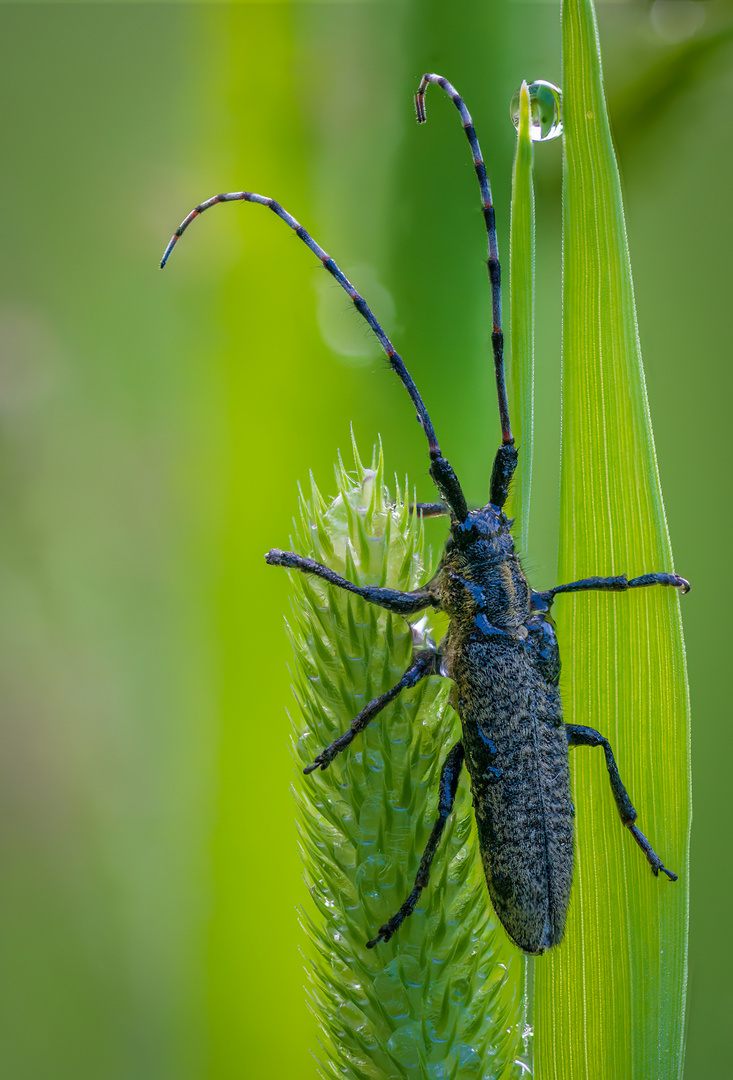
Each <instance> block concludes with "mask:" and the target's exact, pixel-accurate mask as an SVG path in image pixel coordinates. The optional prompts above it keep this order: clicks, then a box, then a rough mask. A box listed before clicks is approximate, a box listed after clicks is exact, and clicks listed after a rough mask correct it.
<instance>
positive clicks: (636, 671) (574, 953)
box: [534, 0, 690, 1080]
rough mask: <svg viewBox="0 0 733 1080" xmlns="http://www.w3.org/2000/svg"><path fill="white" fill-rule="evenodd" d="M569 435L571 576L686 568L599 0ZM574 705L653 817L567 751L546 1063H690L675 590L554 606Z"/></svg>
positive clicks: (552, 1072) (578, 119) (683, 722)
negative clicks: (671, 528)
mask: <svg viewBox="0 0 733 1080" xmlns="http://www.w3.org/2000/svg"><path fill="white" fill-rule="evenodd" d="M562 22H563V27H562V38H563V94H564V100H563V107H564V123H565V164H564V185H563V187H564V195H563V200H564V201H563V253H564V284H563V290H564V291H563V433H562V470H561V525H560V529H561V535H560V567H559V573H558V579H559V581H571V580H574V579H577V578H582V577H586V576H590V575H593V574H601V575H605V574H619V573H627V574H628V575H629V576H633V575H637V574H641V573H643V572H645V571H655V570H672V568H673V566H672V554H671V549H670V544H669V538H668V535H667V528H666V522H665V516H664V507H663V503H662V496H661V491H660V487H659V477H658V473H657V465H656V459H655V454H654V444H653V439H652V434H651V425H650V420H649V412H648V406H647V398H646V390H645V385H644V376H643V370H642V366H641V356H640V351H639V342H638V337H637V326H636V312H635V306H634V294H633V286H632V280H631V269H630V263H629V254H628V248H627V242H626V230H625V225H624V218H623V209H622V201H621V190H620V184H619V176H618V169H617V165H616V159H615V155H614V150H613V145H612V141H611V135H610V130H609V124H608V118H607V114H606V105H605V100H604V94H603V84H602V77H601V62H600V52H599V45H598V36H597V30H596V23H595V15H594V11H593V7H592V4H591V3H590V0H564V2H563V15H562ZM555 617H556V619H557V622H558V626H559V632H558V637H559V638H560V640H561V643H562V650H563V664H564V668H563V671H564V674H563V679H562V683H561V685H562V688H563V697H564V708H565V717H566V720H567V721H569V722H574V723H580V724H588V725H590V726H592V727H595V728H598V729H599V730H600V731H601V732H602V733H603V734H604V735H606V736H607V738H608V739H609V740H610V742H611V744H612V746H613V748H614V750H615V752H616V757H617V761H618V765H619V769H620V772H621V775H622V777H623V779H624V781H625V783H626V784H627V787H628V789H629V793H630V795H631V798H632V801H633V802H634V805H635V806H636V809H637V811H638V813H639V826H640V827H641V829H642V830H643V831H644V832H645V833H646V834H647V836H648V837H649V840H650V842H651V843H652V845H653V846H654V847H655V849H656V850H657V851H658V852H659V854H660V856H661V858H662V859H663V861H664V863H665V865H666V866H668V867H670V868H671V869H672V870H675V871H676V872H677V873H678V874H679V875H680V880H679V881H678V882H676V883H671V882H669V881H668V880H667V879H666V878H664V877H663V876H662V877H660V878H655V877H654V876H653V875H652V873H651V872H650V869H649V866H648V864H647V862H646V860H645V859H644V858H643V856H642V854H641V852H640V851H639V850H638V848H637V847H636V845H635V844H634V843H633V840H632V838H631V837H630V836H629V834H628V832H627V831H626V830H625V829H623V828H622V827H621V825H620V824H619V819H618V814H617V812H616V809H615V806H614V803H613V799H612V797H611V792H610V788H609V784H608V776H607V773H606V769H605V764H604V760H603V755H602V753H601V752H600V751H598V750H588V749H579V750H575V751H574V752H573V753H572V755H571V773H572V775H573V777H574V795H575V803H576V809H577V819H576V820H577V827H578V841H577V864H576V878H575V886H574V890H573V896H572V900H571V906H570V915H569V919H568V929H567V936H566V939H565V942H564V943H563V945H562V946H561V947H560V948H559V949H557V950H554V951H553V952H552V953H550V954H549V955H548V956H547V957H543V958H542V960H540V961H538V963H537V965H536V972H535V987H536V996H535V1011H534V1018H535V1037H536V1050H537V1059H536V1061H537V1067H538V1076H540V1077H547V1078H550V1077H552V1078H555V1077H562V1078H563V1080H573V1078H575V1077H581V1076H582V1077H584V1078H586V1077H589V1076H590V1077H628V1078H631V1077H638V1078H639V1080H647V1078H648V1077H654V1078H655V1080H662V1078H665V1080H666V1078H668V1077H677V1076H680V1075H681V1071H682V1062H683V1036H684V1022H683V1021H684V1008H685V989H686V959H687V953H686V948H687V946H686V939H687V917H688V895H687V882H688V842H689V826H690V788H689V776H690V774H689V749H688V748H689V715H688V698H687V683H686V674H685V660H684V647H683V644H682V635H681V627H680V613H679V597H678V594H677V592H676V591H675V590H672V589H661V588H654V589H639V590H635V591H634V592H633V593H631V594H627V595H614V594H606V595H602V594H598V593H595V594H594V593H586V594H579V595H578V596H575V597H570V596H568V597H559V598H558V600H557V602H556V604H555Z"/></svg>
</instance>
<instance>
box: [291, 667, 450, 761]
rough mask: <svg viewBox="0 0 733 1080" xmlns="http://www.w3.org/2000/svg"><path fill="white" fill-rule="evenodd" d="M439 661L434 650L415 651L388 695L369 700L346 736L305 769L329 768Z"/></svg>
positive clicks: (323, 751)
mask: <svg viewBox="0 0 733 1080" xmlns="http://www.w3.org/2000/svg"><path fill="white" fill-rule="evenodd" d="M439 664H440V654H439V653H437V652H435V651H434V650H433V649H421V650H420V651H419V652H416V653H415V657H414V661H413V663H412V666H411V667H409V668H408V669H407V671H406V672H405V674H404V675H403V676H402V678H401V679H400V681H399V682H398V683H397V684H396V685H395V686H393V687H392V689H391V690H388V691H387V693H386V694H381V695H380V696H379V697H378V698H375V699H374V701H370V702H369V704H368V705H367V706H366V707H365V708H363V709H362V710H361V712H360V713H359V715H358V716H355V717H354V719H353V720H352V721H351V724H350V726H349V730H348V731H345V732H344V733H343V735H339V737H338V738H337V739H334V741H333V742H332V743H331V744H330V745H329V746H327V747H326V749H325V750H322V751H321V753H320V754H319V755H318V757H317V758H316V759H315V761H314V762H313V763H312V764H311V765H308V766H307V767H306V768H305V769H303V772H304V773H306V775H307V774H308V773H311V772H313V770H314V769H319V768H320V769H327V768H328V766H329V765H330V764H331V762H332V761H333V759H334V758H335V757H336V756H337V755H338V754H340V753H341V751H342V750H345V749H346V747H347V746H349V745H350V743H352V742H353V741H354V739H355V738H356V736H357V735H359V734H360V732H362V731H363V730H364V728H365V727H366V726H367V724H370V723H371V721H372V720H373V719H374V717H375V716H376V715H377V713H380V712H381V711H382V709H383V708H384V707H385V705H389V703H390V701H394V699H395V698H396V697H397V695H398V694H399V693H400V691H402V690H407V689H409V688H411V687H413V686H417V684H418V683H419V682H420V680H421V679H424V678H425V676H426V675H437V674H438V669H439Z"/></svg>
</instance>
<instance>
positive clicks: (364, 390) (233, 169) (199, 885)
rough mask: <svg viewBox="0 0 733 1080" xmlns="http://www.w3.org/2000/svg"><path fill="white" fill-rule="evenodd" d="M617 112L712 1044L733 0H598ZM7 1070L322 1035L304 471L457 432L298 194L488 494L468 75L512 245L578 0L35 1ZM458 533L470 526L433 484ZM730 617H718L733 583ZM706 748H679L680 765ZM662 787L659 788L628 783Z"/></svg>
mask: <svg viewBox="0 0 733 1080" xmlns="http://www.w3.org/2000/svg"><path fill="white" fill-rule="evenodd" d="M599 22H600V31H601V37H602V45H603V50H604V59H605V71H606V81H607V88H608V96H609V103H610V111H611V119H612V124H613V127H614V132H615V136H616V140H617V147H618V150H619V155H620V163H621V169H622V176H623V179H624V185H625V197H626V209H627V223H628V230H629V240H630V246H631V255H632V264H633V267H634V274H635V282H636V293H637V303H638V309H639V323H640V328H641V336H642V347H643V350H644V358H645V364H646V372H647V381H648V390H649V398H650V404H651V411H652V417H653V422H654V429H655V434H656V439H657V449H658V454H659V461H660V469H661V475H662V482H663V485H664V490H665V498H666V506H667V512H668V516H669V524H670V531H671V535H672V542H673V545H674V549H675V558H676V566H677V569H678V570H679V571H680V572H681V573H683V574H685V576H687V577H689V578H690V579H691V580H692V582H693V585H694V591H693V592H692V593H691V594H690V596H689V597H687V598H685V600H684V602H683V615H684V620H685V628H686V635H687V645H688V656H689V664H690V680H691V694H692V706H693V765H694V777H693V780H694V791H695V802H694V825H693V853H692V868H691V888H692V916H691V951H690V1012H689V1046H688V1062H687V1069H686V1075H687V1076H688V1077H690V1078H693V1080H694V1078H697V1077H702V1076H707V1075H712V1074H716V1075H725V1072H726V1071H727V1069H728V1068H729V1063H730V1060H731V1054H732V1052H733V1035H732V1034H731V1031H732V1029H731V1025H730V1015H731V1011H733V980H732V978H731V965H732V963H733V947H732V945H731V940H730V933H729V919H728V910H729V907H730V903H731V890H732V889H733V867H732V866H731V858H730V851H731V822H732V815H731V810H730V802H731V798H730V790H731V787H733V784H732V783H731V780H730V770H731V766H732V765H733V754H732V753H731V750H732V749H733V738H732V736H731V723H730V720H731V708H730V705H726V702H727V701H728V700H729V696H730V695H729V694H728V692H727V671H728V667H729V664H730V661H729V660H727V659H726V657H727V624H726V622H725V619H726V616H725V613H724V612H723V611H722V610H721V600H720V597H721V594H722V595H724V589H725V587H726V585H725V580H726V576H727V574H728V573H729V564H730V559H729V548H730V544H729V542H727V541H726V539H725V537H726V536H729V535H730V530H731V527H732V525H733V522H732V521H731V506H730V479H729V477H730V468H731V455H730V449H731V434H730V431H731V421H730V396H731V387H732V383H733V376H732V375H731V365H730V363H729V360H728V354H729V351H730V347H729V340H728V339H729V334H730V330H729V323H730V319H729V314H730V303H731V301H730V291H731V280H730V278H731V271H730V256H729V253H730V250H731V245H732V242H733V225H732V222H731V212H730V192H731V179H730V176H731V171H732V168H733V129H732V128H731V125H730V123H729V120H728V115H727V111H728V110H727V103H728V102H729V101H730V100H731V96H733V47H731V45H730V44H729V42H730V37H729V36H728V29H729V27H730V26H731V25H733V9H732V8H731V5H730V3H721V2H720V0H706V2H702V3H699V4H692V3H686V2H685V0H667V2H666V5H665V3H664V0H662V2H660V3H656V4H654V5H652V6H650V5H649V4H648V3H646V2H641V0H638V2H637V0H634V2H629V3H621V4H616V3H614V4H608V5H601V8H600V11H599ZM0 50H1V53H2V57H1V62H0V80H1V84H2V101H3V110H2V113H3V115H2V165H1V168H2V190H3V218H4V220H3V227H2V269H1V273H2V294H1V298H0V354H1V362H0V425H1V427H0V438H1V439H2V448H1V449H2V452H1V456H0V470H1V471H0V478H1V479H0V482H1V483H2V503H3V507H4V510H5V512H4V514H3V522H2V531H1V537H2V539H1V543H2V552H1V555H0V580H1V583H2V597H3V602H2V616H1V617H0V626H1V631H0V632H1V634H2V646H1V648H0V678H1V680H2V701H3V710H2V726H1V729H0V730H1V738H2V757H1V762H0V769H1V770H2V785H1V790H0V811H1V813H0V836H1V837H2V859H3V888H2V894H1V896H0V905H1V908H0V934H1V935H2V948H1V955H2V963H1V967H0V970H1V972H2V974H1V976H0V979H1V980H2V991H1V992H2V999H1V1003H0V1025H1V1026H2V1030H1V1031H0V1075H2V1076H3V1077H8V1078H9V1080H52V1078H53V1080H66V1078H67V1077H68V1078H72V1077H73V1078H75V1080H79V1078H81V1077H93V1078H94V1080H123V1078H124V1080H128V1078H129V1080H133V1078H134V1080H146V1078H150V1080H153V1078H155V1080H168V1078H170V1080H173V1078H175V1080H201V1078H203V1077H207V1078H209V1077H210V1078H212V1080H213V1078H216V1080H220V1078H221V1080H224V1078H227V1080H228V1078H235V1077H236V1078H241V1077H247V1078H249V1077H253V1078H254V1077H260V1076H268V1077H275V1078H279V1077H286V1076H297V1077H299V1078H300V1077H303V1078H308V1077H311V1076H315V1065H314V1062H313V1060H312V1057H311V1056H310V1054H309V1048H313V1049H316V1050H317V1037H316V1028H315V1023H314V1021H313V1019H312V1018H311V1017H310V1016H309V1014H308V1011H307V1008H306V1004H305V997H304V993H303V989H302V984H303V982H304V975H303V970H302V967H303V958H302V956H301V955H300V954H299V948H300V947H301V946H302V944H303V938H302V935H301V933H300V930H299V927H298V923H297V908H298V907H299V906H301V905H307V903H308V898H307V896H306V895H305V888H304V886H303V883H302V880H301V876H300V867H299V860H298V856H297V852H296V842H295V831H294V825H293V818H294V810H293V804H292V800H291V796H290V792H289V784H290V779H291V776H292V771H291V770H292V764H291V760H290V756H289V748H288V740H289V726H288V719H287V716H286V713H285V709H286V706H287V705H288V703H289V701H290V691H289V678H288V673H287V669H286V664H287V659H288V655H287V646H286V641H285V634H284V631H283V626H282V621H283V615H284V613H285V612H286V611H287V590H288V585H287V581H286V575H284V574H282V573H278V572H276V571H273V570H271V569H269V568H267V567H266V566H265V564H264V561H263V558H262V555H263V553H264V552H265V550H267V548H269V547H270V546H282V547H286V546H287V545H288V536H289V530H290V519H291V517H292V514H293V512H294V510H295V505H296V483H297V482H298V481H299V480H301V481H302V480H303V479H304V478H306V477H307V474H308V469H309V468H313V470H314V472H315V474H316V476H317V478H318V480H319V483H320V484H321V486H322V489H324V490H326V491H328V490H329V488H330V477H331V475H332V473H331V463H332V462H333V460H334V455H335V452H336V448H337V447H341V448H342V449H343V450H344V451H345V453H348V444H349V424H350V422H352V421H353V423H354V428H355V431H356V435H357V438H358V440H359V443H360V445H361V447H362V448H363V452H365V453H366V452H368V448H369V446H370V445H371V443H372V442H373V440H374V438H375V437H376V434H377V432H381V433H382V436H383V438H384V442H385V449H386V453H387V461H388V466H389V467H390V468H391V469H393V470H397V471H398V472H399V474H400V475H401V476H402V475H404V473H405V471H408V472H409V475H410V476H411V478H412V479H413V480H414V481H415V482H416V483H417V485H418V491H419V494H420V495H421V496H422V497H423V498H428V499H430V498H433V491H432V487H431V485H430V483H429V479H428V477H427V460H426V455H425V452H424V440H423V439H422V437H421V433H420V431H419V429H418V428H417V426H416V424H415V422H414V419H413V411H412V409H411V407H410V406H409V403H408V401H407V399H406V396H405V394H404V391H403V390H402V389H401V388H400V387H399V385H398V383H397V380H396V379H395V378H394V377H392V376H390V375H389V373H388V372H387V371H386V370H385V363H384V361H383V360H382V359H381V358H380V355H379V351H378V348H375V346H374V343H373V342H372V341H371V340H370V339H369V337H368V335H367V332H366V330H365V329H364V327H363V325H362V324H361V323H360V321H359V319H358V317H357V316H356V314H355V313H354V312H353V310H350V309H349V305H348V301H346V299H345V297H344V296H343V294H342V293H341V292H340V291H339V290H338V287H337V286H336V285H335V284H333V283H332V282H331V281H330V280H329V279H326V280H324V279H325V278H326V275H325V274H323V273H322V272H321V271H320V270H319V268H318V265H317V262H316V260H315V259H314V258H313V257H312V256H311V255H309V253H308V252H307V251H306V250H305V249H304V248H303V247H302V245H301V244H299V242H298V241H297V239H296V238H294V237H293V235H292V234H291V233H290V232H289V230H288V229H287V228H286V227H285V226H283V225H282V224H280V223H278V222H277V221H276V220H275V219H274V217H273V216H272V215H271V214H269V213H267V212H265V211H264V210H261V209H260V208H258V207H253V206H243V205H236V206H232V207H221V208H217V209H216V210H214V211H212V213H211V214H209V215H207V216H206V218H205V219H204V221H203V222H197V223H196V224H195V225H194V227H193V228H192V229H191V231H190V232H189V233H188V234H187V236H186V237H185V239H184V240H183V241H182V243H181V244H180V246H179V248H178V249H177V250H176V253H175V255H174V257H173V258H172V260H171V263H170V266H169V268H168V269H167V270H166V272H165V273H164V274H160V273H159V272H158V271H157V270H156V261H157V259H158V258H159V257H160V254H161V252H162V250H163V247H164V246H165V243H166V241H167V239H168V237H169V236H170V233H171V232H172V230H173V228H174V227H175V226H176V225H177V223H178V222H179V221H180V220H181V218H182V217H183V216H184V215H185V214H186V213H187V212H188V211H189V210H190V209H191V207H192V206H194V205H195V204H196V203H198V202H199V201H200V200H202V199H204V198H207V197H209V196H210V195H213V194H215V193H216V192H219V191H231V190H239V189H241V188H243V187H246V188H248V189H250V190H255V191H259V192H261V193H263V194H268V195H273V196H274V197H276V198H278V199H279V200H280V201H281V202H282V203H283V204H284V205H285V206H286V207H287V208H288V209H289V210H290V211H291V212H292V213H293V214H294V215H295V216H296V217H298V218H299V219H300V220H301V221H302V222H303V223H304V224H305V225H306V227H307V228H309V229H310V230H311V231H312V232H313V234H314V235H315V237H316V238H317V239H318V240H319V242H320V243H321V244H322V245H323V246H324V247H325V248H326V250H327V251H329V253H330V254H332V255H334V257H336V258H337V259H338V261H339V262H340V264H341V266H342V268H343V269H344V270H345V272H346V273H347V274H348V275H349V276H350V277H352V278H353V280H354V281H355V283H356V284H357V287H360V288H361V289H362V291H363V292H364V293H365V294H366V296H367V298H368V299H369V300H370V302H372V303H373V307H374V308H375V310H376V312H377V315H378V316H379V317H381V318H383V320H384V322H385V323H386V325H387V329H388V331H389V332H391V333H392V335H393V337H394V340H395V343H396V345H397V347H398V348H399V349H400V351H401V352H402V353H403V355H404V356H405V358H406V360H407V363H408V365H409V366H410V368H411V370H412V372H413V375H414V376H415V378H416V381H417V383H418V385H419V386H420V389H421V391H422V393H423V396H424V397H425V399H426V402H427V403H428V407H429V408H430V409H431V412H432V416H433V420H434V423H435V426H436V429H437V431H438V433H439V435H440V439H441V443H442V444H443V446H444V448H445V451H446V453H447V454H448V455H449V456H450V458H451V460H452V461H453V462H454V464H455V466H456V469H457V471H458V472H459V474H460V476H461V479H462V481H463V483H464V486H465V488H466V490H467V494H468V495H469V498H470V499H471V501H473V502H475V503H479V502H483V501H485V496H486V492H487V483H488V473H489V469H490V464H491V459H492V455H493V448H494V447H495V445H496V444H497V439H498V430H497V422H496V418H495V404H494V400H493V398H492V388H491V374H490V364H489V361H488V355H489V353H488V339H489V332H490V326H489V320H488V288H487V283H486V273H485V269H484V268H483V266H482V259H483V258H484V237H483V232H482V226H481V215H480V210H479V203H478V195H477V191H476V189H475V178H474V176H473V170H472V168H471V165H470V159H469V156H468V149H467V147H466V145H465V140H464V136H463V134H462V132H461V130H460V125H459V124H458V122H457V118H456V116H455V114H454V110H453V108H452V106H451V105H450V103H449V102H447V100H442V98H441V95H440V94H439V93H437V92H436V93H435V94H434V96H429V100H428V116H429V123H428V125H427V127H426V128H425V129H418V127H417V125H416V124H415V122H414V114H413V107H412V101H411V95H412V93H413V92H414V89H415V88H416V85H417V81H418V79H419V76H420V74H421V73H422V72H423V71H425V70H429V71H439V72H441V73H442V74H445V75H446V76H447V77H448V78H450V79H451V80H452V81H454V82H455V84H456V85H457V87H458V88H459V90H460V91H461V93H462V94H463V95H464V96H465V98H466V100H467V102H468V104H469V107H470V109H471V111H472V113H473V116H474V120H475V122H476V125H477V128H478V131H479V134H480V138H481V141H482V145H483V148H484V152H485V154H486V157H487V160H488V164H489V168H490V172H491V175H492V182H493V188H494V196H495V201H496V203H497V207H498V217H499V221H500V230H501V231H500V244H501V248H502V250H503V252H504V254H505V255H506V252H507V248H508V245H507V240H508V232H507V226H508V221H507V217H508V209H507V206H508V192H509V185H510V171H511V158H512V153H513V141H514V135H513V129H512V127H511V124H510V123H509V120H508V103H509V99H510V97H511V94H512V93H513V91H514V90H515V89H516V88H517V86H518V85H519V83H520V81H521V79H522V78H524V77H527V78H529V79H534V78H546V79H550V80H553V81H558V82H559V80H560V69H559V12H558V6H557V5H556V4H554V3H549V2H548V3H520V2H511V0H493V2H484V3H473V2H465V3H461V4H459V5H449V4H446V3H445V2H443V0H429V2H423V3H417V2H413V0H404V2H392V3H389V4H380V3H316V4H305V3H303V4H288V3H273V4H267V3H262V4H244V3H243V4H237V5H232V6H229V5H224V4H201V5H197V4H186V5H178V4H174V3H170V4H160V5H156V4H130V5H126V4H96V5H94V4H89V5H87V4H64V3H56V4H48V5H43V4H17V5H13V4H2V5H0ZM536 162H537V180H536V182H537V204H538V205H537V220H538V255H537V272H538V285H539V297H538V309H537V328H538V343H537V405H536V413H537V425H536V434H535V439H536V442H535V447H536V450H535V455H536V458H535V462H536V464H535V478H534V487H533V507H532V515H533V516H532V521H531V530H530V546H529V551H528V552H527V553H526V565H527V568H528V571H529V573H530V575H531V579H532V582H533V584H535V585H536V586H537V587H548V586H549V585H551V584H553V583H554V566H555V558H556V540H555V534H556V530H557V478H558V448H559V408H560V402H559V390H558V385H559V369H558V365H559V343H560V277H559V274H560V231H559V230H560V211H559V195H560V172H559V170H560V146H559V143H555V144H552V145H548V146H547V147H540V148H539V149H538V152H537V155H536ZM431 528H432V529H433V536H434V539H435V543H436V544H437V543H439V542H440V535H441V528H440V525H439V524H437V523H434V524H433V525H432V526H431ZM721 620H722V621H721ZM684 782H685V781H684V778H681V783H684ZM632 794H633V793H632Z"/></svg>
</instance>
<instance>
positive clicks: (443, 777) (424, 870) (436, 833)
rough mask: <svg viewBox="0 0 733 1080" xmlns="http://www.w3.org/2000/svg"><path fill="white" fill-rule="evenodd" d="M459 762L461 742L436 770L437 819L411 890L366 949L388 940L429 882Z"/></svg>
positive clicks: (456, 784)
mask: <svg viewBox="0 0 733 1080" xmlns="http://www.w3.org/2000/svg"><path fill="white" fill-rule="evenodd" d="M463 759H464V753H463V743H460V742H458V743H456V745H455V746H454V747H453V748H452V749H451V750H450V751H449V752H448V756H447V757H446V759H445V761H444V762H443V768H442V769H441V771H440V798H439V800H438V820H437V821H436V822H435V824H434V825H433V831H432V832H431V834H430V839H429V840H428V842H427V845H426V847H425V851H424V852H423V856H422V859H421V860H420V867H419V869H418V871H417V876H416V878H415V885H414V888H413V890H412V892H411V893H410V895H409V896H408V897H407V899H406V900H405V902H404V904H403V905H402V907H401V908H400V909H399V911H398V912H397V913H396V914H395V915H393V916H392V918H391V919H390V920H389V922H386V923H385V924H384V926H381V927H380V928H379V933H378V934H377V936H376V937H375V938H373V939H372V940H371V941H368V942H367V949H373V948H374V946H375V945H377V944H378V943H379V942H380V941H389V939H390V938H391V937H392V935H393V934H394V933H395V932H396V931H397V930H399V928H400V926H401V925H402V923H403V922H404V921H405V919H406V918H407V917H408V915H412V913H413V911H414V910H415V908H416V907H417V902H418V900H419V899H420V893H421V892H422V891H423V889H424V888H426V886H427V884H428V881H429V880H430V865H431V863H432V861H433V859H434V857H435V852H436V851H437V850H438V845H439V843H440V838H441V836H442V835H443V830H444V829H445V823H446V821H447V820H448V818H449V816H450V813H451V811H452V810H453V804H454V803H455V801H456V791H457V790H458V778H459V776H460V775H461V769H462V767H463Z"/></svg>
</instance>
